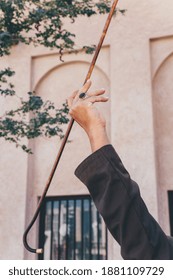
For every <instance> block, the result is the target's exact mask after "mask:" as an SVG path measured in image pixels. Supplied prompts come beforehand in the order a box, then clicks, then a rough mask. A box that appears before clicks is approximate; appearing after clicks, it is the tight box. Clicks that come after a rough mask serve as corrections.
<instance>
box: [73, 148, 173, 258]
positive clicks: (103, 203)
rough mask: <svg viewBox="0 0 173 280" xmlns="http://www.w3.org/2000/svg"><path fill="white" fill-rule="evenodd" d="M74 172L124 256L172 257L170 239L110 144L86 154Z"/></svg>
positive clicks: (172, 251)
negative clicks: (86, 156)
mask: <svg viewBox="0 0 173 280" xmlns="http://www.w3.org/2000/svg"><path fill="white" fill-rule="evenodd" d="M75 174H76V176H77V177H78V178H79V179H80V180H81V181H82V182H83V183H84V184H85V185H86V186H87V188H88V190H89V192H90V194H91V197H92V199H93V201H94V203H95V205H96V207H97V209H98V211H99V213H100V214H101V215H102V217H103V219H104V221H105V223H106V226H107V228H108V229H109V231H110V232H111V234H112V236H113V237H114V239H116V240H117V242H118V243H119V244H120V246H121V255H122V257H123V259H128V260H172V259H173V239H172V238H170V237H167V236H166V234H165V233H164V232H163V230H162V229H161V227H160V226H159V224H158V223H157V222H156V220H155V219H154V218H153V217H152V215H151V214H150V213H149V211H148V209H147V207H146V205H145V203H144V201H143V199H142V198H141V195H140V191H139V187H138V185H137V183H136V182H134V181H133V180H132V179H131V178H130V175H129V173H128V172H127V170H126V169H125V168H124V166H123V164H122V162H121V160H120V158H119V156H118V155H117V153H116V151H115V150H114V148H113V147H112V146H111V145H106V146H104V147H102V148H101V149H99V150H97V151H96V152H94V153H93V154H91V155H90V156H89V157H88V158H86V159H85V160H84V161H83V162H82V163H81V164H80V165H79V166H78V168H77V169H76V171H75Z"/></svg>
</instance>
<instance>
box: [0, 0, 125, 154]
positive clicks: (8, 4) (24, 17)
mask: <svg viewBox="0 0 173 280" xmlns="http://www.w3.org/2000/svg"><path fill="white" fill-rule="evenodd" d="M110 5H111V1H109V0H95V1H94V0H32V1H31V0H1V1H0V56H1V57H2V56H6V55H10V49H11V48H12V47H13V46H14V45H16V44H19V43H24V44H27V45H29V44H34V45H35V46H39V45H43V46H45V47H47V48H50V49H57V50H58V51H59V54H60V60H62V61H63V59H62V55H63V51H65V50H66V51H67V50H68V51H72V50H74V49H75V34H73V33H71V32H70V31H68V30H67V29H66V28H65V23H64V20H65V19H67V18H68V19H70V20H71V22H72V23H74V22H75V20H76V18H77V17H78V16H87V17H91V16H93V15H95V14H105V13H107V12H109V10H110ZM120 12H121V13H124V10H121V11H120ZM84 49H85V51H86V52H87V53H91V52H92V51H93V50H94V47H93V46H90V47H87V46H84ZM14 74H15V72H14V71H13V70H12V69H10V68H6V69H3V70H1V71H0V95H1V97H7V96H8V97H9V96H11V97H13V98H18V99H19V100H20V106H19V107H18V108H17V109H14V110H10V111H8V112H6V113H5V114H4V115H3V116H1V117H0V137H2V138H4V139H5V140H7V141H9V142H13V143H15V144H16V146H20V147H21V148H22V149H23V150H24V151H26V152H28V153H30V152H31V151H30V150H29V149H28V148H27V146H26V145H25V144H24V143H23V140H24V139H32V138H36V137H38V136H41V135H44V136H47V137H52V136H55V135H58V136H59V137H60V138H61V137H63V130H62V124H64V123H67V122H68V117H67V114H68V108H67V105H66V104H63V105H62V108H60V109H57V108H55V106H54V104H53V103H52V102H51V101H49V100H47V101H43V100H42V98H41V97H40V96H37V95H36V93H33V92H29V93H28V94H27V98H26V99H25V100H24V99H23V98H19V97H18V96H17V94H16V92H15V88H14V85H13V84H12V82H11V81H10V80H11V79H12V76H13V75H14ZM29 113H32V117H31V118H30V119H29V118H28V114H29ZM28 119H29V121H28Z"/></svg>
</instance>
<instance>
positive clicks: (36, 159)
mask: <svg viewBox="0 0 173 280" xmlns="http://www.w3.org/2000/svg"><path fill="white" fill-rule="evenodd" d="M88 68H89V63H88V62H85V61H75V62H71V63H70V62H68V63H64V64H62V65H61V66H58V67H53V68H52V69H50V70H49V71H48V72H47V73H46V74H44V76H43V77H41V79H40V80H39V81H38V82H37V85H36V87H35V89H34V90H35V91H36V93H37V94H38V95H40V96H42V98H43V99H49V100H51V101H53V102H54V103H55V105H56V106H57V107H61V105H62V103H63V102H65V100H66V99H67V98H68V96H69V95H70V94H71V93H72V92H73V91H74V90H76V89H78V88H80V87H81V85H82V84H83V81H84V78H85V76H86V73H87V71H88ZM92 81H93V86H92V90H94V89H97V88H100V87H104V88H105V89H106V92H107V94H109V79H108V77H107V75H106V74H105V73H104V71H102V69H100V68H99V67H97V66H96V67H95V69H94V72H93V74H92ZM97 106H98V107H100V109H101V110H102V112H103V114H104V116H105V118H106V119H107V123H108V131H109V127H110V125H109V122H110V103H107V104H106V103H104V104H97ZM65 129H66V128H65ZM69 140H70V143H68V144H67V146H66V148H65V151H64V153H63V156H62V159H61V161H60V165H59V167H58V169H57V172H56V174H55V176H54V180H53V182H52V185H51V188H50V191H49V194H51V195H58V194H59V195H67V194H68V195H70V194H78V193H79V194H81V193H86V192H87V191H86V189H85V188H84V187H83V185H82V184H81V183H80V182H79V181H78V180H77V179H76V178H75V176H74V170H75V168H76V167H77V165H78V164H79V163H80V161H82V160H83V159H84V158H85V157H86V156H88V155H89V154H90V152H91V151H90V145H89V142H88V139H87V137H86V135H85V133H84V132H83V130H82V129H81V128H80V127H79V125H77V124H74V127H73V129H72V132H71V134H70V138H69ZM59 146H60V140H59V139H58V138H57V137H53V138H42V137H41V138H38V139H35V140H34V142H33V144H32V148H33V152H34V156H33V157H32V159H31V160H30V162H29V164H30V166H32V174H31V175H30V176H32V182H33V185H34V192H35V195H36V196H39V195H40V194H41V193H42V190H43V186H44V185H45V182H46V180H47V178H48V176H49V173H50V170H51V168H52V165H53V163H54V160H55V157H56V155H57V152H58V149H59ZM31 187H32V186H31Z"/></svg>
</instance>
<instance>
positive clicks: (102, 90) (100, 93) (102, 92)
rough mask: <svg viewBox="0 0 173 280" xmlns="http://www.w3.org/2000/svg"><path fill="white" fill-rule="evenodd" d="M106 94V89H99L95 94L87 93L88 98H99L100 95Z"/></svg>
mask: <svg viewBox="0 0 173 280" xmlns="http://www.w3.org/2000/svg"><path fill="white" fill-rule="evenodd" d="M104 93H105V89H104V88H101V89H98V90H95V91H93V92H89V93H87V96H88V97H91V96H98V95H102V94H104Z"/></svg>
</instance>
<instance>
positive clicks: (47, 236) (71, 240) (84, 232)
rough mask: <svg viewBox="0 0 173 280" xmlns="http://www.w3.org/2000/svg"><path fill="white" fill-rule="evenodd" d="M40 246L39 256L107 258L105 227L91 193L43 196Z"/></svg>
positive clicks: (55, 258)
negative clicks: (84, 194) (88, 194)
mask: <svg viewBox="0 0 173 280" xmlns="http://www.w3.org/2000/svg"><path fill="white" fill-rule="evenodd" d="M39 247H40V248H44V253H43V254H42V255H40V256H39V259H51V260H58V259H59V260H84V259H86V260H93V259H95V260H104V259H107V229H106V226H105V224H104V222H103V219H102V217H101V216H100V214H99V213H98V211H97V209H96V207H95V205H94V203H93V201H92V200H91V198H90V196H70V197H48V198H46V200H45V203H44V205H43V208H42V211H41V214H40V225H39Z"/></svg>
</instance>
